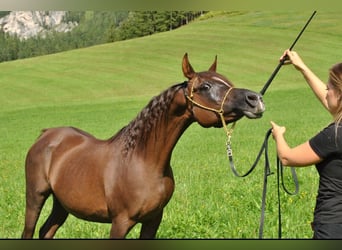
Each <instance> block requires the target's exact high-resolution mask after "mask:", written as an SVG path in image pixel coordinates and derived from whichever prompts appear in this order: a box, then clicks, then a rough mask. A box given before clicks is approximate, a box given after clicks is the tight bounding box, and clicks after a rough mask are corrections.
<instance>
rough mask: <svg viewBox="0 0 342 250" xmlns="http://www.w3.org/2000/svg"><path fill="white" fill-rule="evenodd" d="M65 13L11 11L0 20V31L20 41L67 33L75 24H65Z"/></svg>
mask: <svg viewBox="0 0 342 250" xmlns="http://www.w3.org/2000/svg"><path fill="white" fill-rule="evenodd" d="M66 13H67V12H66V11H11V12H10V14H9V15H7V16H5V17H3V18H0V30H2V31H4V32H5V33H8V34H10V35H17V36H18V37H19V38H20V39H27V38H30V37H34V36H43V37H44V35H45V34H46V33H47V32H50V31H57V32H68V31H71V30H72V29H73V28H74V27H76V26H77V23H76V22H65V18H64V17H65V15H66Z"/></svg>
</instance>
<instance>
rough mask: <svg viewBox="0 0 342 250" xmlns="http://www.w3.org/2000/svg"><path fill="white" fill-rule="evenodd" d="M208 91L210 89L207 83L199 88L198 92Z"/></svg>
mask: <svg viewBox="0 0 342 250" xmlns="http://www.w3.org/2000/svg"><path fill="white" fill-rule="evenodd" d="M209 89H211V85H210V84H209V83H204V84H202V85H201V87H200V90H209Z"/></svg>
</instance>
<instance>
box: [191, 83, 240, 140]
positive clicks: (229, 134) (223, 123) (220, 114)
mask: <svg viewBox="0 0 342 250" xmlns="http://www.w3.org/2000/svg"><path fill="white" fill-rule="evenodd" d="M222 82H223V81H222ZM223 83H224V84H225V85H226V86H228V87H230V88H229V89H228V90H227V92H226V93H225V95H224V97H223V99H222V102H221V107H220V109H214V108H210V107H207V106H204V105H202V104H200V103H198V102H196V101H195V100H194V99H192V98H193V96H194V94H193V92H194V84H192V85H191V91H190V96H188V95H187V94H185V97H186V98H187V99H188V100H189V101H190V102H191V103H192V104H194V105H196V106H198V107H200V108H202V109H205V110H209V111H212V112H214V113H217V114H218V115H219V116H220V118H221V122H222V127H223V129H224V131H225V132H226V135H227V144H230V138H231V136H232V133H233V130H234V127H235V123H236V122H233V124H232V126H231V128H229V129H228V127H227V124H226V121H225V119H224V116H223V114H224V109H223V105H224V103H225V101H226V99H227V97H228V95H229V93H230V92H231V91H232V89H233V88H234V87H231V86H229V85H228V84H227V83H226V82H223Z"/></svg>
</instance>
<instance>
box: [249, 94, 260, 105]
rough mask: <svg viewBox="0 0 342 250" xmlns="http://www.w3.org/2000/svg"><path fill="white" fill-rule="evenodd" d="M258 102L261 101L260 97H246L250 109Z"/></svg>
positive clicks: (253, 95) (251, 95)
mask: <svg viewBox="0 0 342 250" xmlns="http://www.w3.org/2000/svg"><path fill="white" fill-rule="evenodd" d="M259 100H261V97H260V96H258V95H255V94H250V95H247V96H246V101H247V103H248V104H249V105H251V106H252V107H255V106H257V105H258V102H259Z"/></svg>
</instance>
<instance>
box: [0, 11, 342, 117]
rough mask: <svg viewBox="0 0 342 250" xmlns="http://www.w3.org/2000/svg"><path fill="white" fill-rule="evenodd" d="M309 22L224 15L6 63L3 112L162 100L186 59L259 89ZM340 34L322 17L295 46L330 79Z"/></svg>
mask: <svg viewBox="0 0 342 250" xmlns="http://www.w3.org/2000/svg"><path fill="white" fill-rule="evenodd" d="M310 15H311V13H310V12H300V13H296V12H284V13H273V12H249V13H233V14H222V15H217V16H214V17H212V18H208V19H205V20H199V21H196V22H193V23H191V24H190V25H187V26H184V27H182V28H179V29H177V30H173V31H169V32H163V33H159V34H156V35H152V36H147V37H143V38H138V39H132V40H127V41H122V42H115V43H109V44H105V45H100V46H94V47H90V48H86V49H78V50H73V51H69V52H63V53H58V54H53V55H48V56H42V57H36V58H31V59H25V60H18V61H14V62H7V63H1V64H0V72H1V75H0V86H1V93H0V95H1V98H0V111H5V110H7V111H9V110H15V109H22V108H28V107H31V106H40V105H44V106H49V105H66V104H68V103H82V102H88V101H89V100H92V101H93V102H104V101H109V100H113V99H115V98H118V97H122V96H129V97H133V96H141V95H142V96H151V95H155V94H157V93H159V92H160V91H161V90H163V89H164V88H166V87H167V86H169V85H170V84H173V83H175V82H181V81H183V80H184V77H183V76H182V73H181V67H180V65H181V64H180V63H181V59H182V56H183V54H184V53H185V52H188V53H189V56H190V60H191V62H192V64H193V66H194V67H195V69H198V70H203V69H206V68H207V67H208V66H209V65H210V64H211V63H212V61H213V59H214V56H215V55H218V71H219V72H221V73H222V74H224V75H226V76H227V77H228V78H230V79H231V80H232V81H233V82H235V84H236V85H238V86H243V87H249V88H252V89H255V90H259V89H261V87H262V85H263V83H264V82H265V81H266V80H267V78H268V76H269V75H270V73H271V72H272V71H273V69H274V67H275V66H276V65H277V63H278V58H279V56H280V54H281V53H282V51H283V50H284V49H286V48H287V47H289V46H290V44H291V43H292V41H293V40H294V38H295V37H296V36H297V34H298V32H299V31H300V30H301V28H302V26H303V25H304V24H305V22H306V20H307V19H308V17H309V16H310ZM341 30H342V22H341V16H340V15H339V13H326V12H323V13H318V14H317V15H316V17H315V18H314V20H313V21H312V23H311V24H310V26H309V27H308V29H307V30H306V32H305V33H304V35H303V36H302V38H301V40H300V41H299V42H298V44H297V45H296V47H295V49H296V50H298V51H300V52H301V53H302V55H303V57H304V58H306V59H307V60H308V61H309V64H310V65H311V66H312V67H313V69H314V70H316V71H318V74H321V75H322V76H323V77H324V76H325V74H326V69H327V68H328V67H329V66H330V65H331V64H332V63H334V62H336V61H338V60H340V58H341V57H340V55H339V54H338V53H337V51H339V49H340V48H339V47H340V44H341V37H342V36H341V33H340V32H341ZM322 55H324V56H322ZM278 77H279V78H280V77H281V74H279V76H278ZM287 80H288V78H287ZM278 85H279V86H282V85H281V83H278ZM283 86H284V87H285V85H283ZM294 86H295V85H294V84H293V83H286V88H289V87H294Z"/></svg>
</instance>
